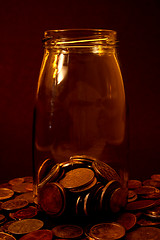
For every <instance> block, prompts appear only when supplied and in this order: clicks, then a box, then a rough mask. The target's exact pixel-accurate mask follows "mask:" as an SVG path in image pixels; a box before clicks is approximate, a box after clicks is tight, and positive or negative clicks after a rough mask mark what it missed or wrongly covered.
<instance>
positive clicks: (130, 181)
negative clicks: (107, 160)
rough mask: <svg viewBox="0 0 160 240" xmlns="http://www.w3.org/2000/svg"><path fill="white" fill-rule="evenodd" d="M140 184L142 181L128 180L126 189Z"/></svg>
mask: <svg viewBox="0 0 160 240" xmlns="http://www.w3.org/2000/svg"><path fill="white" fill-rule="evenodd" d="M141 186H142V182H141V181H140V180H136V179H130V180H128V189H135V188H139V187H141Z"/></svg>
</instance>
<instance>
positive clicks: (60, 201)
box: [39, 183, 66, 216]
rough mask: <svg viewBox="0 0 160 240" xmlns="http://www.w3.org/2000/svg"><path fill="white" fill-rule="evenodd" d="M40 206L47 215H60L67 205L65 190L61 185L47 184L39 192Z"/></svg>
mask: <svg viewBox="0 0 160 240" xmlns="http://www.w3.org/2000/svg"><path fill="white" fill-rule="evenodd" d="M39 204H40V207H41V208H42V209H43V210H44V211H45V212H46V213H48V214H51V215H56V216H58V215H60V214H61V213H63V211H64V209H65V205H66V196H65V191H64V188H63V187H62V186H61V185H60V184H59V183H47V184H46V185H44V186H43V187H42V188H41V189H40V191H39Z"/></svg>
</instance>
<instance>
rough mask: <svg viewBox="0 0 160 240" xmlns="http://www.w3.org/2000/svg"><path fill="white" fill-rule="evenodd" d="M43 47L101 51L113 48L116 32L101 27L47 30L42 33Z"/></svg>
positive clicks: (77, 50)
mask: <svg viewBox="0 0 160 240" xmlns="http://www.w3.org/2000/svg"><path fill="white" fill-rule="evenodd" d="M43 42H44V48H46V49H55V50H57V49H61V50H66V49H68V50H69V51H76V52H79V51H83V52H84V51H85V52H86V51H87V52H88V51H91V52H94V53H96V52H101V51H104V50H110V51H112V50H114V48H115V44H116V32H115V31H113V30H103V29H65V30H48V31H46V32H45V33H44V39H43Z"/></svg>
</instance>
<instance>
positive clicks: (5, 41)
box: [0, 0, 160, 182]
mask: <svg viewBox="0 0 160 240" xmlns="http://www.w3.org/2000/svg"><path fill="white" fill-rule="evenodd" d="M159 13H160V3H159V0H138V1H137V0H135V1H124V0H121V1H114V0H112V1H107V0H104V1H103V0H100V1H94V0H91V1H88V0H83V1H78V0H74V1H54V0H52V1H50V0H46V1H41V0H39V1H38V0H37V1H33V0H32V1H31V0H23V1H22V0H8V1H1V4H0V32H1V34H0V182H6V181H8V180H9V179H11V178H14V177H21V176H26V175H31V174H32V158H31V147H32V146H31V144H32V114H33V106H34V98H35V92H36V85H37V80H38V75H39V69H40V65H41V61H42V56H43V48H42V43H41V39H42V37H43V32H44V31H45V30H48V29H63V28H106V29H114V30H116V31H117V34H118V41H119V42H118V54H119V60H120V66H121V70H122V74H123V78H124V83H125V89H126V96H127V100H128V105H129V113H130V114H129V117H130V160H129V161H130V170H131V171H130V177H131V178H133V177H134V178H148V177H150V175H151V174H153V173H160V140H159V138H160V124H159V123H160V106H159V105H160V101H159V97H160V94H159V89H160V74H159V73H160V66H159V54H160V22H159Z"/></svg>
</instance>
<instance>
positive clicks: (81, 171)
mask: <svg viewBox="0 0 160 240" xmlns="http://www.w3.org/2000/svg"><path fill="white" fill-rule="evenodd" d="M93 179H94V172H93V171H92V170H91V169H89V168H76V169H73V170H70V171H69V172H67V173H66V174H65V176H64V177H63V178H62V179H61V180H60V181H59V183H60V184H61V185H63V187H64V188H68V189H75V190H76V188H79V187H83V186H86V185H88V184H90V183H91V182H92V181H93Z"/></svg>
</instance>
